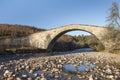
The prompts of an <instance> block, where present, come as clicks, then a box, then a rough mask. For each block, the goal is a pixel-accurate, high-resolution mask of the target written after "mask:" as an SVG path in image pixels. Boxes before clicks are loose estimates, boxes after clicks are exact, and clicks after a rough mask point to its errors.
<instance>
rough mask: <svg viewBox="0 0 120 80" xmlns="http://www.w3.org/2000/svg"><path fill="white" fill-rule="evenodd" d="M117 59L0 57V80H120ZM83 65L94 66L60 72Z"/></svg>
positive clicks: (94, 55)
mask: <svg viewBox="0 0 120 80" xmlns="http://www.w3.org/2000/svg"><path fill="white" fill-rule="evenodd" d="M119 58H120V55H117V54H111V53H102V52H84V53H74V54H66V55H54V56H42V57H41V54H30V55H29V54H15V55H12V56H11V55H6V56H0V79H2V80H4V79H8V80H12V79H13V78H14V79H15V78H16V80H27V79H28V80H35V79H36V80H38V79H41V80H55V79H56V80H79V79H86V80H90V79H91V80H92V79H93V80H94V79H96V80H119V79H120V68H118V67H117V66H116V65H115V64H116V63H120V59H119ZM84 61H86V62H88V65H90V64H94V65H95V67H94V68H93V69H89V70H86V71H83V72H79V71H77V70H76V71H74V72H73V73H69V72H65V71H63V65H64V64H73V65H74V66H75V67H76V66H78V65H81V64H82V63H83V62H84Z"/></svg>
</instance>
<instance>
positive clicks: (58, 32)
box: [47, 25, 104, 51]
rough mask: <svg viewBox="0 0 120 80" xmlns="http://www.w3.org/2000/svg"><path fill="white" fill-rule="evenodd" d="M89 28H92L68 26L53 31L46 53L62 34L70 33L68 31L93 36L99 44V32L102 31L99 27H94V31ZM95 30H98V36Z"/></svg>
mask: <svg viewBox="0 0 120 80" xmlns="http://www.w3.org/2000/svg"><path fill="white" fill-rule="evenodd" d="M91 28H93V26H92V27H89V26H86V25H68V26H64V27H60V28H59V29H58V28H57V29H56V30H55V29H54V31H53V32H55V33H54V34H53V35H51V40H50V41H49V43H48V46H47V51H51V50H52V48H53V47H54V45H55V42H56V41H57V40H58V38H60V37H61V36H62V35H63V34H65V33H67V32H70V31H76V30H79V31H85V32H88V33H90V34H91V35H94V36H95V37H96V38H97V39H98V40H99V41H100V42H101V40H100V39H101V35H100V32H101V31H103V29H102V28H100V27H94V30H93V29H91ZM98 28H99V29H98ZM96 30H98V33H99V35H98V33H96ZM101 43H102V42H101ZM103 45H104V44H103Z"/></svg>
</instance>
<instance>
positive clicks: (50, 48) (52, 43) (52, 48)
mask: <svg viewBox="0 0 120 80" xmlns="http://www.w3.org/2000/svg"><path fill="white" fill-rule="evenodd" d="M72 31H84V32H87V33H89V34H90V35H86V36H83V35H82V37H83V38H85V37H87V38H93V39H91V40H89V44H86V43H85V44H84V47H81V45H80V44H78V43H79V42H78V40H77V39H76V37H75V36H72V38H74V40H76V43H77V44H76V43H75V44H73V43H74V42H73V43H71V42H68V43H67V44H68V46H69V49H67V50H66V49H65V51H68V50H74V49H80V48H85V47H90V48H92V49H94V50H96V51H100V50H104V49H105V48H104V46H103V44H102V43H101V42H100V40H99V39H98V38H97V37H96V36H95V35H94V34H93V33H91V32H89V31H86V30H81V29H70V30H65V31H62V32H60V33H58V34H56V36H55V37H54V38H53V39H52V40H51V41H50V43H49V44H48V47H47V51H48V52H53V51H56V50H55V48H58V49H57V50H58V51H64V49H60V50H59V46H56V43H58V42H57V41H58V40H59V39H60V37H61V36H63V35H64V34H66V33H68V32H72ZM64 36H66V35H64ZM63 38H64V37H63ZM64 39H65V38H64ZM94 41H97V42H94ZM62 45H65V43H64V42H63V43H62ZM90 45H91V46H90ZM93 45H94V47H93ZM76 46H77V47H76ZM73 47H74V48H73Z"/></svg>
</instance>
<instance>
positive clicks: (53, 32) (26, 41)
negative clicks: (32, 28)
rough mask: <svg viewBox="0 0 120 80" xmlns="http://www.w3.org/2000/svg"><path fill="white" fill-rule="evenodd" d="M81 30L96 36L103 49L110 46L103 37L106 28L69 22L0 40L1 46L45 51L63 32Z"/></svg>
mask: <svg viewBox="0 0 120 80" xmlns="http://www.w3.org/2000/svg"><path fill="white" fill-rule="evenodd" d="M74 30H81V31H86V32H88V33H91V34H92V35H95V36H96V38H98V39H99V40H100V41H101V43H102V44H103V45H104V47H105V49H108V48H109V47H110V45H109V44H112V43H110V41H109V40H108V39H104V38H105V36H106V35H108V32H109V30H108V28H105V27H100V26H93V25H83V24H71V25H66V26H62V27H58V28H54V29H50V30H47V31H42V32H37V33H34V34H31V35H29V36H27V37H21V38H16V39H5V40H1V41H0V45H1V46H6V45H7V46H6V47H10V46H14V47H15V46H27V47H34V48H39V49H46V50H47V51H51V49H52V48H53V46H54V44H55V41H56V40H57V39H58V38H59V37H60V36H61V35H63V34H65V33H66V32H69V31H74Z"/></svg>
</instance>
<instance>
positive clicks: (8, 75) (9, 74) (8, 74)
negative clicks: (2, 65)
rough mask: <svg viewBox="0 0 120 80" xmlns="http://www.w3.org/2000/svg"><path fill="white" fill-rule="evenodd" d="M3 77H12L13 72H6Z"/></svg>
mask: <svg viewBox="0 0 120 80" xmlns="http://www.w3.org/2000/svg"><path fill="white" fill-rule="evenodd" d="M3 75H4V77H10V76H11V72H10V71H8V70H6V71H5V72H4V74H3Z"/></svg>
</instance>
